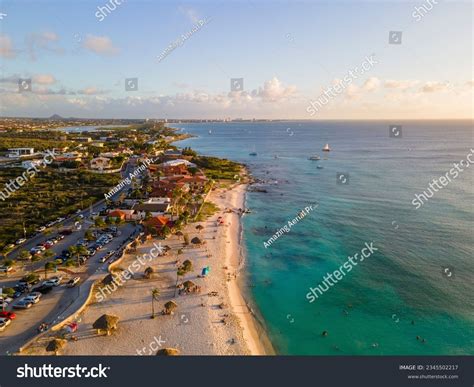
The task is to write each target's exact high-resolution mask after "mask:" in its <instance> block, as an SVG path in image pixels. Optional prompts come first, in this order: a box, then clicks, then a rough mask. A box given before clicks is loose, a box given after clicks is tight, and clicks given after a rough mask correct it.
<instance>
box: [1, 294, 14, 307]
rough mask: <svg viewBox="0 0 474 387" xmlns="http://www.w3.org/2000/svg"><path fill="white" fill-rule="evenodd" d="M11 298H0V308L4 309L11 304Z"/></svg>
mask: <svg viewBox="0 0 474 387" xmlns="http://www.w3.org/2000/svg"><path fill="white" fill-rule="evenodd" d="M12 301H13V298H10V297H0V308H2V309H3V308H6V307H7V306H8V305H9V304H11V303H12Z"/></svg>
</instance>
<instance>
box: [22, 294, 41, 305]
mask: <svg viewBox="0 0 474 387" xmlns="http://www.w3.org/2000/svg"><path fill="white" fill-rule="evenodd" d="M40 298H41V293H39V292H33V293H30V294H29V295H28V296H26V297H25V298H23V301H24V302H32V303H33V304H37V303H38V302H39V301H40Z"/></svg>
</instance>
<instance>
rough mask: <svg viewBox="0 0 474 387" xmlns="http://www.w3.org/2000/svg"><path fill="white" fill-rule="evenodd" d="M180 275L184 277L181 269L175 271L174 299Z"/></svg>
mask: <svg viewBox="0 0 474 387" xmlns="http://www.w3.org/2000/svg"><path fill="white" fill-rule="evenodd" d="M182 275H184V273H183V270H182V269H181V267H178V269H177V270H176V286H175V287H174V296H175V297H176V292H177V291H178V281H179V277H181V276H182Z"/></svg>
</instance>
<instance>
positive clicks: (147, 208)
mask: <svg viewBox="0 0 474 387" xmlns="http://www.w3.org/2000/svg"><path fill="white" fill-rule="evenodd" d="M170 208H171V199H170V198H168V197H160V198H156V197H154V198H150V199H148V200H147V201H146V202H144V203H137V204H135V205H133V207H132V210H134V211H136V212H139V213H143V214H144V215H146V214H147V213H151V215H152V216H158V215H163V214H165V213H167V212H169V210H170Z"/></svg>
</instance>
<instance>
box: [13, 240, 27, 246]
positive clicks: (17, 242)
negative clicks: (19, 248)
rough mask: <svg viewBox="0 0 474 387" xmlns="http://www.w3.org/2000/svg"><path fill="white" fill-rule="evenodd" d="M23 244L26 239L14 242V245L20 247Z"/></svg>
mask: <svg viewBox="0 0 474 387" xmlns="http://www.w3.org/2000/svg"><path fill="white" fill-rule="evenodd" d="M25 242H26V239H25V238H20V239H18V240H17V241H16V242H15V244H17V245H21V244H22V243H25Z"/></svg>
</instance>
